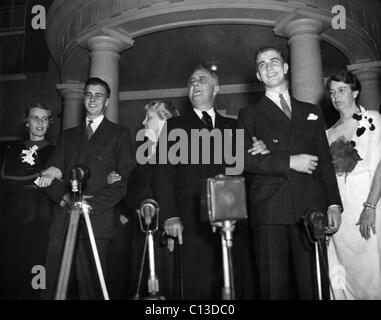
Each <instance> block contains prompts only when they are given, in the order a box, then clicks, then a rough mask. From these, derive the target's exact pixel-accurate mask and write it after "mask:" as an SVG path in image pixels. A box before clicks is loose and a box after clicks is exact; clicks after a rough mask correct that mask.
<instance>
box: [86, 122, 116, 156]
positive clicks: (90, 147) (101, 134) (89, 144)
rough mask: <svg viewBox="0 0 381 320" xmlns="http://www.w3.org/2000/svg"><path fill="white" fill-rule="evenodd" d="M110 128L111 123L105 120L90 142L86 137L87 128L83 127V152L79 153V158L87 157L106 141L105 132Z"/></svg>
mask: <svg viewBox="0 0 381 320" xmlns="http://www.w3.org/2000/svg"><path fill="white" fill-rule="evenodd" d="M108 126H109V121H108V120H107V119H106V118H104V119H103V120H102V122H101V123H100V124H99V127H98V128H97V130H95V132H94V134H93V136H92V137H91V139H90V140H87V136H86V126H83V129H82V130H83V131H82V134H81V136H82V142H81V146H82V148H81V150H80V151H79V158H83V157H86V156H87V154H88V153H89V152H90V151H91V150H93V148H94V146H96V145H99V144H100V143H99V142H100V141H101V140H103V139H105V138H106V137H105V132H106V131H107V127H108Z"/></svg>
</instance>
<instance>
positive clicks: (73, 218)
mask: <svg viewBox="0 0 381 320" xmlns="http://www.w3.org/2000/svg"><path fill="white" fill-rule="evenodd" d="M72 189H73V190H72V191H73V193H74V206H73V209H72V210H71V213H70V222H69V226H68V231H67V234H66V241H65V248H64V253H63V256H62V261H61V267H60V272H59V275H58V284H57V289H56V294H55V300H66V296H67V290H68V285H69V279H70V274H71V269H72V265H73V256H74V251H75V247H76V244H77V238H78V226H79V221H80V218H81V216H80V215H81V214H82V215H83V216H84V217H85V222H86V227H87V231H88V234H89V238H90V244H91V249H92V253H93V256H94V260H95V265H96V268H97V273H98V277H99V281H100V285H101V288H102V293H103V297H104V299H105V300H109V296H108V292H107V288H106V283H105V280H104V276H103V271H102V267H101V263H100V259H99V254H98V249H97V245H96V242H95V237H94V232H93V228H92V226H91V222H90V216H89V212H90V210H92V208H91V206H90V205H89V204H87V203H85V202H83V199H82V183H80V182H79V183H78V186H77V185H74V184H73V188H72Z"/></svg>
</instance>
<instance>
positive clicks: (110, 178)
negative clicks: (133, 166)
mask: <svg viewBox="0 0 381 320" xmlns="http://www.w3.org/2000/svg"><path fill="white" fill-rule="evenodd" d="M119 180H122V176H121V175H120V174H118V173H116V172H115V171H113V172H111V173H109V174H108V176H107V183H108V184H113V183H114V182H117V181H119Z"/></svg>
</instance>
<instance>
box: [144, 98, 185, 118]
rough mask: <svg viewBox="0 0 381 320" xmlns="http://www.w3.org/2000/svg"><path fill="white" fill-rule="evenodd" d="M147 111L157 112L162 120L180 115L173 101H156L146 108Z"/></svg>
mask: <svg viewBox="0 0 381 320" xmlns="http://www.w3.org/2000/svg"><path fill="white" fill-rule="evenodd" d="M144 109H145V111H146V112H148V111H150V112H155V113H156V114H157V115H158V117H159V118H160V119H161V120H167V119H169V118H172V117H177V116H179V115H180V113H179V111H177V109H176V108H175V106H174V104H173V103H172V102H171V101H167V100H154V101H152V102H150V103H148V104H146V106H145V108H144Z"/></svg>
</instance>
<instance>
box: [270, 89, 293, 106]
mask: <svg viewBox="0 0 381 320" xmlns="http://www.w3.org/2000/svg"><path fill="white" fill-rule="evenodd" d="M280 93H281V94H283V97H284V99H285V100H286V102H287V104H288V106H289V107H290V110H292V106H291V97H290V93H289V92H288V90H284V91H276V92H275V91H271V90H266V97H267V98H269V99H270V100H271V101H272V102H274V103H275V104H276V105H277V106H278V107H279V108H280V109H281V110H283V109H282V107H281V105H280V98H279V94H280Z"/></svg>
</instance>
